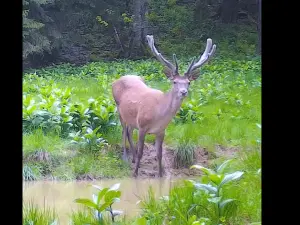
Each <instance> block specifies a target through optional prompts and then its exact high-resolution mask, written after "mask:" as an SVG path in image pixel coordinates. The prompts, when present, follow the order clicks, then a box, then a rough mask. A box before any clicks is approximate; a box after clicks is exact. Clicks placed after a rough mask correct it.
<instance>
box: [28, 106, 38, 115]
mask: <svg viewBox="0 0 300 225" xmlns="http://www.w3.org/2000/svg"><path fill="white" fill-rule="evenodd" d="M34 110H36V105H30V106H28V107H27V108H26V111H27V113H28V114H29V115H31V114H32V113H33V112H34Z"/></svg>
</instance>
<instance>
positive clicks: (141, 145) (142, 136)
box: [133, 129, 146, 177]
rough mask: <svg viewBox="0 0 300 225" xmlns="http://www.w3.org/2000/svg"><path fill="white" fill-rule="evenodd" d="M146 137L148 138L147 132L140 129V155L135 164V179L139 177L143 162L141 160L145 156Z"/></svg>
mask: <svg viewBox="0 0 300 225" xmlns="http://www.w3.org/2000/svg"><path fill="white" fill-rule="evenodd" d="M145 136H146V132H145V130H144V129H139V140H138V154H137V161H136V163H135V170H134V173H133V176H134V177H137V176H138V170H139V167H140V161H141V158H142V156H143V150H144V142H145Z"/></svg>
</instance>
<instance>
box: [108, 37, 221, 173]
mask: <svg viewBox="0 0 300 225" xmlns="http://www.w3.org/2000/svg"><path fill="white" fill-rule="evenodd" d="M147 41H148V45H149V47H150V49H151V51H152V53H153V54H154V55H155V57H156V58H157V59H158V60H159V61H160V62H161V63H162V64H163V65H164V66H165V71H164V73H165V75H166V76H167V78H168V79H169V80H171V81H172V83H173V86H172V89H171V90H170V91H169V92H167V93H163V92H162V91H160V90H156V89H152V88H150V87H148V86H147V85H146V84H145V82H144V81H143V79H142V78H141V77H139V76H134V75H126V76H122V77H121V78H119V79H118V80H116V81H114V82H113V84H112V92H113V97H114V99H115V102H116V105H117V110H118V113H119V118H120V122H121V124H122V128H123V131H122V133H123V141H122V148H123V151H124V152H123V159H125V160H127V153H126V138H128V141H129V144H130V150H131V151H132V154H133V159H132V162H133V163H134V162H135V163H136V164H135V170H134V174H133V176H135V177H136V176H137V175H138V169H139V165H140V161H141V158H142V156H143V149H144V140H145V135H146V134H155V135H156V139H155V148H156V152H157V159H158V168H159V177H162V164H161V160H162V143H163V140H164V136H165V129H166V128H167V126H168V124H169V123H170V121H171V120H172V118H173V117H174V116H175V115H176V113H177V111H178V109H179V108H180V106H181V103H182V101H183V99H184V98H185V97H186V96H187V93H188V89H189V85H190V81H193V80H196V79H197V78H198V77H199V75H200V72H199V70H198V69H199V68H200V67H201V66H202V65H203V64H205V63H206V62H207V61H208V60H209V59H210V57H211V56H212V55H213V54H214V52H215V50H216V45H212V40H211V39H207V44H206V48H205V51H204V53H203V55H202V56H201V57H200V59H199V60H198V61H197V62H196V61H195V58H194V59H193V61H192V62H191V64H190V65H189V67H188V69H187V71H186V73H184V76H180V75H179V72H178V63H177V59H176V55H175V54H173V60H174V62H175V66H174V65H173V64H172V63H170V62H169V61H168V60H166V59H165V58H164V57H163V56H162V55H161V53H159V52H158V51H157V49H156V47H155V46H154V39H153V36H152V35H147ZM134 129H138V131H139V134H138V143H137V150H138V151H137V159H136V150H135V147H134V144H133V142H132V133H133V130H134ZM135 160H136V161H135Z"/></svg>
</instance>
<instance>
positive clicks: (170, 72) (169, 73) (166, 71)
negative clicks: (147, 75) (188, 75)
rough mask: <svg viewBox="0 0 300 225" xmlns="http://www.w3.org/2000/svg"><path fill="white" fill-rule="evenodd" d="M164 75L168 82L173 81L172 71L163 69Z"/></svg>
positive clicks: (166, 68)
mask: <svg viewBox="0 0 300 225" xmlns="http://www.w3.org/2000/svg"><path fill="white" fill-rule="evenodd" d="M164 73H165V74H166V76H167V78H168V79H169V80H173V79H174V74H173V71H172V70H171V69H170V68H168V67H165V69H164Z"/></svg>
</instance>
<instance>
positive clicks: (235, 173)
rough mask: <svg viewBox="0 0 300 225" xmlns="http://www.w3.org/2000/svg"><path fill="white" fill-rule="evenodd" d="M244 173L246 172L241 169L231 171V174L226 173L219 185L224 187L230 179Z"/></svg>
mask: <svg viewBox="0 0 300 225" xmlns="http://www.w3.org/2000/svg"><path fill="white" fill-rule="evenodd" d="M243 174H244V172H240V171H237V172H234V173H230V174H226V175H225V176H224V178H223V180H222V181H221V183H220V185H219V186H220V187H222V186H223V185H224V184H226V183H228V182H230V181H233V180H236V179H239V178H240V177H241V176H242V175H243Z"/></svg>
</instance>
